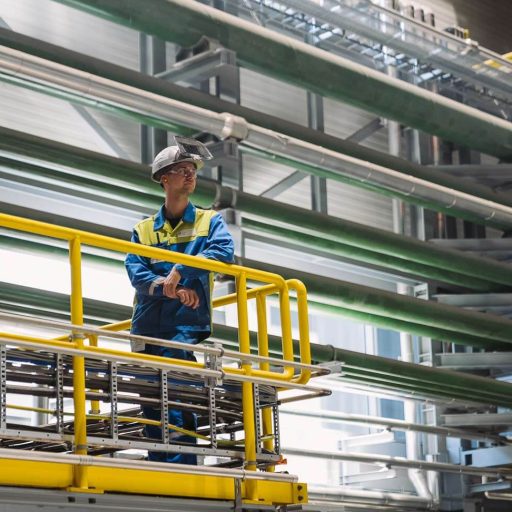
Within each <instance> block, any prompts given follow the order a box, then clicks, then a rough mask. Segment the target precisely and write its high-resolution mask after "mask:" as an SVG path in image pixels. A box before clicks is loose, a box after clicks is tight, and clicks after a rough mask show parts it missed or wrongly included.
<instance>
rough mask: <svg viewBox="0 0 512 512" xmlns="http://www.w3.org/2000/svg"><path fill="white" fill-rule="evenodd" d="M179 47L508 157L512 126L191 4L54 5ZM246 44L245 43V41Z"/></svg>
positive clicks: (100, 0) (179, 0)
mask: <svg viewBox="0 0 512 512" xmlns="http://www.w3.org/2000/svg"><path fill="white" fill-rule="evenodd" d="M57 1H59V2H60V3H63V4H65V5H69V6H71V7H76V8H79V9H82V10H84V11H86V12H89V13H91V14H94V15H96V16H102V17H104V18H106V19H108V20H110V21H115V22H118V23H121V24H123V25H127V26H130V27H131V28H135V29H137V30H140V31H144V32H147V33H150V34H152V35H155V36H158V37H161V38H162V39H165V40H171V41H172V42H175V43H178V44H180V45H182V46H191V45H193V44H195V43H196V42H197V41H198V40H199V39H200V38H201V37H202V36H207V37H210V38H212V39H215V40H217V41H219V42H220V43H221V44H222V45H224V46H226V47H228V48H230V49H231V50H234V51H236V52H237V58H238V59H239V60H240V61H241V62H242V63H243V64H245V65H247V66H249V67H252V68H256V69H258V70H261V71H262V72H264V73H267V74H269V75H272V76H274V77H277V78H279V79H282V80H286V81H288V82H291V83H294V84H296V85H298V86H300V87H305V88H307V89H309V90H310V91H312V92H315V93H317V94H321V95H324V96H330V97H333V98H336V99H339V100H341V101H345V102H347V103H350V104H352V105H354V106H357V107H359V108H363V109H366V110H369V111H371V112H374V113H375V114H377V115H379V116H383V117H386V118H388V119H394V120H396V121H399V122H401V123H403V124H406V125H408V126H412V127H414V128H417V129H419V130H422V131H425V132H428V133H432V134H434V135H438V136H440V137H442V138H444V139H447V140H451V141H453V142H457V143H459V144H462V145H463V146H469V147H471V148H474V149H478V150H479V151H481V152H483V153H488V154H491V155H495V156H497V157H500V158H504V159H507V158H512V125H511V124H510V123H508V122H506V121H503V120H501V119H498V118H495V117H493V116H491V115H489V114H484V113H483V112H480V111H478V110H476V109H473V108H470V107H467V106H465V105H462V104H459V103H457V102H455V101H453V100H449V99H447V98H443V97H441V96H439V95H435V94H433V93H431V92H428V91H426V90H424V89H421V88H419V87H416V86H412V85H409V84H406V83H404V82H402V81H400V80H397V79H392V78H390V77H386V76H384V75H383V74H381V73H379V72H377V71H374V70H372V69H368V68H366V67H364V66H361V65H358V64H355V63H353V62H352V61H350V60H348V59H345V58H343V57H339V56H336V55H333V54H331V53H328V52H326V51H324V50H321V49H318V48H315V47H313V46H311V45H308V44H306V43H303V42H301V41H296V40H294V39H292V38H290V37H286V36H283V35H281V34H278V33H276V32H273V31H271V30H268V29H266V28H264V27H260V26H256V25H254V24H252V23H250V22H247V21H244V20H241V19H239V18H237V17H235V16H232V15H229V14H227V13H225V12H221V11H219V10H217V9H214V8H211V7H209V6H206V5H204V4H201V3H199V2H194V1H191V0H165V1H163V0H148V1H147V2H146V3H145V4H144V8H141V6H140V3H139V2H138V1H137V0H57ZM248 40H250V41H251V44H250V45H248V44H247V41H248Z"/></svg>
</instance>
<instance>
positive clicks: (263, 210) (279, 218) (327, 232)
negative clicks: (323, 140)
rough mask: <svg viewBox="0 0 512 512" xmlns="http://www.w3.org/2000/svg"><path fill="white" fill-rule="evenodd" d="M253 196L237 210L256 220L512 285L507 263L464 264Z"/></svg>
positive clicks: (243, 197) (242, 199)
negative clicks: (272, 222) (291, 227)
mask: <svg viewBox="0 0 512 512" xmlns="http://www.w3.org/2000/svg"><path fill="white" fill-rule="evenodd" d="M253 197H254V196H250V195H248V194H238V195H237V200H236V208H237V209H239V210H240V211H241V212H245V214H246V215H250V216H253V217H255V218H259V219H266V220H267V219H269V218H270V219H273V220H274V222H277V223H281V224H282V223H284V224H288V225H291V226H294V228H295V229H296V231H298V232H300V233H305V234H307V235H311V236H316V237H321V238H325V239H328V240H331V241H335V242H339V243H343V244H348V245H353V246H356V247H360V248H362V249H366V250H369V251H374V252H379V253H383V254H386V255H388V256H393V257H397V258H400V259H407V260H411V261H415V262H417V263H421V264H424V265H428V266H433V267H438V268H440V269H445V270H449V271H451V272H456V273H458V274H463V275H467V276H472V277H476V276H478V278H479V279H485V280H488V281H491V282H493V283H497V284H499V285H502V286H503V285H505V286H512V273H510V267H509V266H507V265H505V264H503V263H498V262H495V261H492V260H490V259H489V260H488V259H485V258H479V257H476V256H470V255H468V254H466V255H464V256H465V259H464V261H462V260H461V259H460V251H455V250H447V249H443V251H442V252H437V250H438V249H439V248H438V247H434V246H433V244H429V243H427V242H422V241H421V240H416V239H413V238H411V237H405V236H402V235H398V234H395V233H391V232H388V231H385V230H383V229H377V228H373V227H370V226H364V225H362V224H356V223H354V222H351V221H348V220H345V219H339V218H336V217H332V216H329V215H325V214H322V213H318V212H312V211H308V214H307V215H306V214H305V210H304V208H298V207H296V206H292V205H288V204H285V203H279V207H278V209H277V206H276V202H275V201H272V200H271V199H267V198H264V197H259V198H258V199H257V201H254V200H253ZM482 263H483V265H482ZM484 267H485V268H484ZM505 272H506V274H507V275H505Z"/></svg>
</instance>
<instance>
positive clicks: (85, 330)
mask: <svg viewBox="0 0 512 512" xmlns="http://www.w3.org/2000/svg"><path fill="white" fill-rule="evenodd" d="M0 318H3V319H5V320H10V321H12V322H19V321H20V320H21V321H22V322H23V323H25V324H29V325H37V326H44V327H57V328H62V329H66V330H69V331H75V332H79V333H82V334H94V335H97V336H105V337H108V338H112V339H116V340H123V341H132V340H133V341H143V342H146V343H151V344H152V345H158V346H161V347H169V348H177V349H182V350H187V351H189V352H201V353H205V354H211V355H214V356H217V357H223V356H227V357H230V358H232V359H237V360H240V361H242V362H243V361H255V362H268V363H272V364H275V365H279V366H291V367H293V368H297V369H305V370H311V371H312V372H315V374H317V375H328V374H329V373H330V371H329V370H328V369H326V368H318V366H316V365H313V364H305V363H296V362H294V361H285V360H283V359H278V358H276V357H263V356H257V355H252V354H244V353H242V352H237V351H235V350H229V349H223V348H218V347H210V346H208V345H204V344H200V343H199V344H197V345H193V346H191V345H190V344H189V343H184V342H181V341H171V340H163V339H160V338H152V337H149V336H141V335H137V334H131V333H129V332H127V331H109V330H107V329H101V328H100V327H92V326H89V325H73V324H70V323H67V322H63V321H60V320H45V319H42V318H34V317H30V316H25V315H18V314H13V313H5V312H2V311H0Z"/></svg>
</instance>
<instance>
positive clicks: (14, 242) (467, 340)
mask: <svg viewBox="0 0 512 512" xmlns="http://www.w3.org/2000/svg"><path fill="white" fill-rule="evenodd" d="M0 244H2V245H4V246H7V247H10V248H14V247H19V248H21V249H24V250H30V251H32V252H34V251H38V252H43V253H48V252H52V253H54V254H60V255H62V256H64V255H65V254H67V248H66V247H65V246H63V245H59V243H58V241H48V240H47V239H45V238H40V237H37V238H35V239H34V240H26V239H25V238H24V239H20V238H15V237H12V236H3V235H0ZM84 250H85V251H86V252H85V254H84V258H88V259H98V258H99V260H100V262H101V263H102V264H109V265H116V266H119V265H121V263H122V260H118V259H114V256H113V255H114V253H112V254H108V256H103V257H102V256H98V255H95V254H90V253H88V252H87V248H84ZM253 266H257V265H253ZM308 302H309V304H310V306H312V307H315V308H317V309H320V310H323V311H327V312H329V313H333V314H336V315H341V316H344V317H346V318H350V319H352V320H355V321H357V322H362V323H367V324H372V325H376V326H379V327H383V328H386V329H391V330H395V331H402V332H410V333H412V334H415V335H417V336H425V337H429V338H433V339H437V340H445V341H450V342H453V343H459V344H462V345H469V346H473V347H481V348H487V349H499V350H508V349H509V348H510V347H509V345H508V344H507V343H503V342H493V341H490V340H488V339H486V338H480V337H477V336H471V335H468V334H462V333H454V332H453V331H448V330H446V329H441V328H438V327H430V326H425V325H420V324H416V323H412V322H404V321H400V320H396V319H394V318H390V317H386V316H379V315H372V314H368V313H363V312H360V311H356V310H351V309H346V308H342V307H339V306H333V305H330V304H325V303H323V302H315V300H314V299H312V298H311V295H310V296H309V299H308ZM254 341H255V340H254ZM255 343H256V341H255Z"/></svg>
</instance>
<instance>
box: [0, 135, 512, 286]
mask: <svg viewBox="0 0 512 512" xmlns="http://www.w3.org/2000/svg"><path fill="white" fill-rule="evenodd" d="M0 159H1V160H0V164H1V165H2V166H5V167H13V166H19V162H18V161H20V162H21V164H22V165H23V166H25V167H26V170H27V171H28V172H29V173H30V172H36V169H35V166H34V161H36V162H37V163H38V165H39V166H41V164H42V165H43V168H42V169H40V170H37V172H41V173H44V176H45V177H46V176H48V175H51V176H52V178H53V179H56V180H59V181H65V180H71V181H72V182H75V181H78V180H85V181H84V184H85V186H87V187H90V186H91V182H92V183H98V182H99V183H101V187H102V189H103V190H107V189H108V190H109V191H111V192H112V194H117V195H120V196H122V197H123V198H124V197H126V198H127V199H129V200H130V201H131V202H132V204H133V205H138V206H139V207H143V208H151V209H153V210H155V209H157V208H158V205H160V204H161V203H162V201H163V200H162V198H161V190H160V189H159V187H158V185H156V184H155V183H153V182H151V180H149V178H148V177H149V167H148V166H146V165H142V164H138V163H135V162H130V161H128V160H123V159H120V158H114V157H110V156H107V155H102V154H100V153H96V152H93V151H89V150H86V149H82V148H77V147H74V146H70V145H68V144H63V143H60V142H56V141H51V140H48V139H44V138H41V137H36V136H34V135H30V134H26V133H21V132H18V131H14V130H10V129H8V128H2V127H0ZM13 161H14V162H13ZM17 162H18V163H17ZM76 170H79V171H80V173H77V172H76ZM41 175H43V174H41ZM194 201H195V202H196V203H197V204H201V205H205V206H206V205H211V204H213V203H215V204H216V205H217V206H219V207H222V208H227V207H232V208H236V209H237V210H238V211H240V212H241V213H242V214H243V219H242V226H243V227H244V229H245V227H247V229H248V230H250V231H252V232H258V231H260V232H262V233H264V234H266V235H267V234H270V235H271V236H272V237H274V238H278V239H279V238H283V237H285V238H287V239H289V240H293V241H296V242H297V243H300V244H301V245H302V246H304V245H306V246H307V245H309V246H311V247H314V248H318V249H322V250H325V251H326V252H331V251H335V252H336V253H337V254H340V255H345V256H347V257H352V258H354V259H356V261H367V262H371V263H374V264H377V265H379V266H382V267H385V268H389V269H393V270H403V271H405V272H408V273H410V274H413V275H418V276H422V277H425V278H427V279H439V280H441V281H444V282H448V283H453V284H457V285H460V286H465V287H467V288H473V289H475V290H480V291H503V290H505V289H506V288H510V287H512V269H511V268H510V266H508V265H506V264H503V263H499V262H496V261H493V260H490V259H486V258H482V257H477V256H473V255H470V254H464V253H462V252H460V251H457V250H454V249H446V248H441V247H437V246H435V245H433V244H430V243H427V242H423V241H420V240H415V239H412V238H409V237H404V236H401V235H398V234H394V233H390V232H388V231H385V230H382V229H377V228H372V227H369V226H364V225H362V224H358V223H355V222H351V221H348V220H344V219H339V218H335V217H330V216H327V215H324V214H321V213H318V212H312V211H310V210H306V209H304V208H298V207H296V206H291V205H287V204H284V203H280V202H277V201H273V200H271V199H267V198H263V197H260V196H255V195H252V194H247V193H245V192H239V191H236V190H234V189H231V188H229V187H221V186H219V185H217V184H215V183H213V182H211V181H209V180H202V179H199V180H198V182H197V187H196V191H195V194H194Z"/></svg>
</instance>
